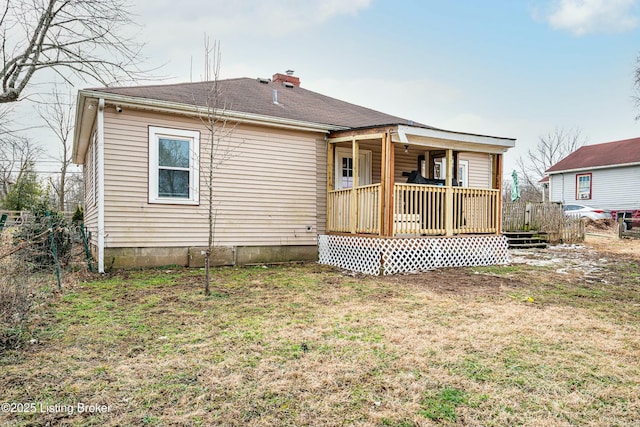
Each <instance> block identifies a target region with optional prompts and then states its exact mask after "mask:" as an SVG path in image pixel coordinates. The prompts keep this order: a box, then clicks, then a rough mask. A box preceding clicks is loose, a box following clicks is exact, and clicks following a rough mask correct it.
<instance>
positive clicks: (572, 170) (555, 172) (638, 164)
mask: <svg viewBox="0 0 640 427" xmlns="http://www.w3.org/2000/svg"><path fill="white" fill-rule="evenodd" d="M632 166H640V162H634V163H619V164H617V165H604V166H593V167H590V168H577V169H565V170H561V171H553V172H546V171H545V173H547V174H549V176H551V175H560V174H563V173H574V172H577V173H580V172H585V173H586V172H589V171H595V170H601V169H614V168H628V167H632Z"/></svg>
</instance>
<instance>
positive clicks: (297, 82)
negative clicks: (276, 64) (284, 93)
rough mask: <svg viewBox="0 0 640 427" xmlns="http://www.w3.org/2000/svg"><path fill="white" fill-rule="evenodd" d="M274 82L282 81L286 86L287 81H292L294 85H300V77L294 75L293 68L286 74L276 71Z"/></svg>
mask: <svg viewBox="0 0 640 427" xmlns="http://www.w3.org/2000/svg"><path fill="white" fill-rule="evenodd" d="M272 80H273V82H274V83H282V84H283V85H285V86H286V83H290V84H292V85H294V86H297V87H300V79H299V78H298V77H296V76H294V75H293V70H287V71H286V74H280V73H276V74H274V75H273V78H272Z"/></svg>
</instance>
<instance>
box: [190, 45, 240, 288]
mask: <svg viewBox="0 0 640 427" xmlns="http://www.w3.org/2000/svg"><path fill="white" fill-rule="evenodd" d="M204 50H205V52H204V56H205V58H204V59H205V74H204V79H205V81H206V82H207V83H208V84H207V93H206V98H205V100H206V101H205V102H206V105H205V106H204V107H205V109H204V110H203V111H202V113H203V114H202V116H201V117H200V120H201V121H202V124H203V125H204V127H205V128H206V129H207V133H208V140H209V141H208V142H209V144H208V146H207V148H206V149H205V150H203V151H204V153H206V154H207V157H206V160H205V161H204V162H200V164H201V165H203V166H204V167H205V180H204V181H205V184H206V186H207V192H208V225H209V241H208V247H207V250H206V254H205V290H204V293H205V295H210V288H209V285H210V275H209V268H210V265H211V256H212V255H213V254H214V252H215V249H216V234H215V233H216V209H215V192H214V185H213V184H214V175H215V171H216V170H217V169H218V168H219V167H220V166H221V165H222V164H223V163H224V162H226V161H227V160H229V159H230V158H232V157H233V156H234V154H235V152H236V150H237V149H238V147H239V146H240V145H241V143H242V142H239V143H235V144H234V143H233V142H231V135H232V133H233V132H234V130H235V128H236V126H237V125H238V122H234V123H230V122H229V120H228V118H227V115H226V114H225V113H226V111H227V107H229V106H228V105H227V103H226V99H225V97H224V94H223V93H222V90H221V87H220V85H219V77H220V59H221V50H220V43H219V42H214V43H213V45H211V42H210V41H209V38H208V37H207V36H206V35H205V39H204ZM198 96H199V95H198ZM195 99H196V94H194V104H196V105H197V103H196V101H195ZM207 150H208V151H207ZM204 153H203V154H204Z"/></svg>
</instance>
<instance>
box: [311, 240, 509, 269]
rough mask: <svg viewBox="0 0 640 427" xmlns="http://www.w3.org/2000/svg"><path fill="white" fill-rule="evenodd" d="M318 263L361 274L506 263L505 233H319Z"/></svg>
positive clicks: (507, 256)
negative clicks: (390, 235)
mask: <svg viewBox="0 0 640 427" xmlns="http://www.w3.org/2000/svg"><path fill="white" fill-rule="evenodd" d="M318 249H319V252H320V254H319V258H320V263H321V264H328V265H334V266H336V267H341V268H344V269H347V270H351V271H357V272H360V273H364V274H371V275H379V274H385V275H387V274H396V273H409V272H417V271H427V270H433V269H435V268H442V267H471V266H479V265H495V264H506V263H508V262H509V252H508V251H507V238H506V237H505V236H495V235H491V236H464V237H457V236H456V237H434V238H429V237H422V238H420V237H416V238H383V237H357V236H333V235H320V236H319V238H318Z"/></svg>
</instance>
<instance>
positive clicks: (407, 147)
mask: <svg viewBox="0 0 640 427" xmlns="http://www.w3.org/2000/svg"><path fill="white" fill-rule="evenodd" d="M404 152H405V153H408V152H409V144H406V145H405V146H404Z"/></svg>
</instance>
